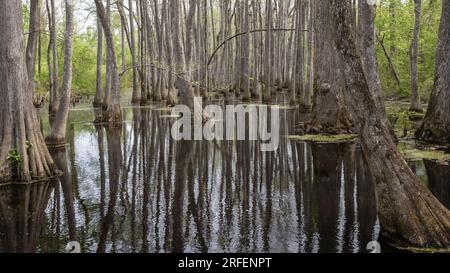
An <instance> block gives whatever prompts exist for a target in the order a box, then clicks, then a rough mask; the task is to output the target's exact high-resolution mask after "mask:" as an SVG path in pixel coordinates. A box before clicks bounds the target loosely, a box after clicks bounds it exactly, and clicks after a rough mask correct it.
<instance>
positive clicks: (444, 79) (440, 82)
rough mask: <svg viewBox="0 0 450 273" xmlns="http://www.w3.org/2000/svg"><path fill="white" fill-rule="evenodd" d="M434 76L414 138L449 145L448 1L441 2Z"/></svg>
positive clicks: (449, 17) (449, 55) (449, 28)
mask: <svg viewBox="0 0 450 273" xmlns="http://www.w3.org/2000/svg"><path fill="white" fill-rule="evenodd" d="M442 3H443V6H442V17H441V26H440V30H439V44H438V49H437V53H436V76H435V82H434V87H433V90H432V92H431V99H430V103H429V105H428V111H427V114H426V115H425V119H424V121H423V124H422V126H421V128H420V129H419V130H418V132H417V134H416V136H417V138H418V139H420V140H423V141H429V142H434V143H450V114H449V113H450V103H449V101H450V1H443V2H442Z"/></svg>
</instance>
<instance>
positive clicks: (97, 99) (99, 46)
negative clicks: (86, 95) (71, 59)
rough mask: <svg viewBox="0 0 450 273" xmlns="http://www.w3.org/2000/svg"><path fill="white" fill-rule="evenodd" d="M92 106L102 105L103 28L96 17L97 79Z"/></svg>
mask: <svg viewBox="0 0 450 273" xmlns="http://www.w3.org/2000/svg"><path fill="white" fill-rule="evenodd" d="M95 90H96V92H95V98H94V107H102V106H103V29H102V23H101V22H100V19H99V18H98V17H97V81H96V88H95Z"/></svg>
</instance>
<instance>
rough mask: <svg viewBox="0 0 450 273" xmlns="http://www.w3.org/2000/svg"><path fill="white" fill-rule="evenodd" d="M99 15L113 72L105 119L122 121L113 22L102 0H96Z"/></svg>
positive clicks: (106, 100)
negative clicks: (109, 18)
mask: <svg viewBox="0 0 450 273" xmlns="http://www.w3.org/2000/svg"><path fill="white" fill-rule="evenodd" d="M95 6H96V8H97V15H98V17H99V18H100V22H101V23H102V27H103V31H104V33H105V38H106V48H107V50H108V56H109V58H108V63H109V67H110V71H111V72H110V73H111V96H110V97H109V96H107V94H105V101H104V105H103V107H104V110H105V112H104V114H103V121H105V122H121V121H122V110H121V109H120V104H119V103H120V84H119V73H118V70H117V54H116V49H115V47H114V40H113V32H112V29H111V23H110V21H109V20H108V16H107V13H106V10H105V7H104V6H103V3H102V1H101V0H95Z"/></svg>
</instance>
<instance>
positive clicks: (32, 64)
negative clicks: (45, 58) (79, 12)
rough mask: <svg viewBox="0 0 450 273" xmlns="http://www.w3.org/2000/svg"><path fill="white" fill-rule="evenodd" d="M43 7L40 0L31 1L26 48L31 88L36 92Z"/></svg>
mask: <svg viewBox="0 0 450 273" xmlns="http://www.w3.org/2000/svg"><path fill="white" fill-rule="evenodd" d="M40 17H41V7H40V1H39V0H31V1H30V28H29V30H28V42H27V49H26V61H27V71H28V79H29V80H30V88H31V90H32V91H33V92H34V77H35V75H36V52H37V43H38V39H39V32H40V31H41V27H40V22H41V21H40Z"/></svg>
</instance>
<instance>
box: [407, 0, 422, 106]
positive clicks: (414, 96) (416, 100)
mask: <svg viewBox="0 0 450 273" xmlns="http://www.w3.org/2000/svg"><path fill="white" fill-rule="evenodd" d="M414 3H415V7H414V11H415V26H414V38H413V42H412V44H411V106H410V108H409V110H410V111H414V112H419V113H422V112H423V108H422V104H421V102H420V94H419V68H418V63H419V39H420V17H421V13H422V12H421V9H422V0H414Z"/></svg>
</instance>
